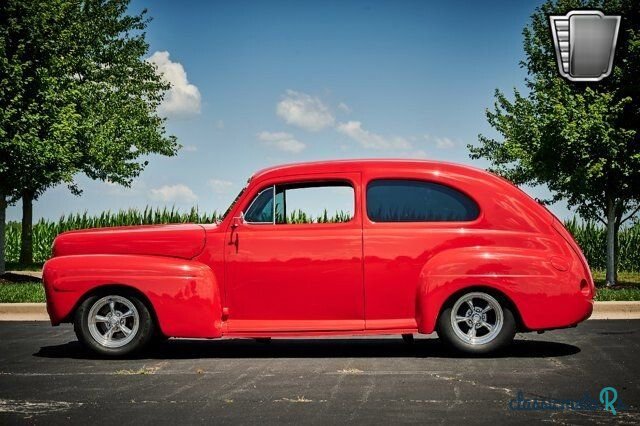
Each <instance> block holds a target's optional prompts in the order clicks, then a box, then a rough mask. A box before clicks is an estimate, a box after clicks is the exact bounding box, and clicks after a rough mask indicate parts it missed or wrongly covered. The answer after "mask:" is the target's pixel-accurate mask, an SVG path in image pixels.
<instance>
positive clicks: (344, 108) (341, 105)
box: [338, 102, 351, 114]
mask: <svg viewBox="0 0 640 426" xmlns="http://www.w3.org/2000/svg"><path fill="white" fill-rule="evenodd" d="M338 109H339V110H341V111H342V112H345V113H347V114H349V113H350V112H351V107H350V106H349V105H347V104H345V103H344V102H340V103H339V104H338Z"/></svg>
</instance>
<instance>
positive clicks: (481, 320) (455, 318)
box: [451, 292, 504, 345]
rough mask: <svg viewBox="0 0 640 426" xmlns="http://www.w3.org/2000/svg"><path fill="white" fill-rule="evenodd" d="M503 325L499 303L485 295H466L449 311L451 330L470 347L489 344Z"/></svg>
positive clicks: (475, 293) (476, 293)
mask: <svg viewBox="0 0 640 426" xmlns="http://www.w3.org/2000/svg"><path fill="white" fill-rule="evenodd" d="M503 323H504V315H503V313H502V307H500V303H498V301H497V300H496V299H495V298H494V297H493V296H490V295H488V294H487V293H481V292H473V293H467V294H465V295H463V296H462V297H460V298H459V299H458V300H457V301H456V303H455V304H454V305H453V309H452V310H451V328H453V331H454V333H455V334H456V336H457V337H458V338H459V339H460V340H462V341H463V342H465V343H467V344H470V345H482V344H485V343H489V342H491V341H492V340H493V339H495V338H496V336H498V334H500V330H502V325H503Z"/></svg>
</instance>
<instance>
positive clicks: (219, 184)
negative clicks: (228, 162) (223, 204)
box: [207, 179, 233, 194]
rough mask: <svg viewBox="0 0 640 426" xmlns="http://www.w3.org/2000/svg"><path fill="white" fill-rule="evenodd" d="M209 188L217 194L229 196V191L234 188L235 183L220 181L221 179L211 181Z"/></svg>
mask: <svg viewBox="0 0 640 426" xmlns="http://www.w3.org/2000/svg"><path fill="white" fill-rule="evenodd" d="M207 183H208V184H209V187H210V188H211V189H212V190H213V192H215V193H216V194H227V193H229V190H230V189H231V187H232V186H233V182H229V181H228V180H220V179H209V182H207Z"/></svg>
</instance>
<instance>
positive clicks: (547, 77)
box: [469, 0, 640, 285]
mask: <svg viewBox="0 0 640 426" xmlns="http://www.w3.org/2000/svg"><path fill="white" fill-rule="evenodd" d="M573 9H600V10H602V11H603V12H604V13H605V14H607V15H621V16H622V21H621V24H620V33H619V36H618V44H617V48H616V52H615V60H614V68H613V72H612V74H611V75H610V76H609V77H607V78H605V79H604V80H602V81H600V82H595V83H574V82H569V81H566V80H564V79H563V78H561V77H560V76H559V74H558V71H557V62H556V58H555V50H554V45H553V41H552V38H551V33H550V31H549V18H548V16H549V15H564V14H566V13H567V12H569V11H570V10H573ZM523 35H524V51H525V59H524V61H522V62H521V66H522V67H524V68H526V69H527V71H528V77H527V78H526V81H525V83H526V87H527V88H528V90H529V93H528V94H521V93H520V92H518V91H517V90H514V99H513V100H509V99H508V98H507V97H506V96H505V95H504V94H503V93H502V92H500V91H499V90H496V92H495V97H496V102H495V108H494V110H492V111H491V110H488V111H487V119H488V121H489V123H490V124H491V126H492V127H494V128H495V129H496V130H497V131H498V132H499V133H500V134H501V135H502V137H503V139H502V140H497V139H494V138H490V137H487V136H483V135H480V136H479V141H480V144H479V146H472V145H469V150H470V156H471V158H474V159H477V158H486V159H488V160H489V161H490V163H491V170H493V171H494V172H496V173H498V174H501V175H503V176H504V177H506V178H508V179H510V180H511V181H513V182H514V183H516V184H533V185H546V186H547V187H548V188H549V190H550V191H551V192H552V194H553V197H552V198H551V199H550V200H544V201H545V202H555V201H558V200H561V199H565V200H566V201H567V203H568V205H569V207H574V208H576V210H577V212H578V214H579V215H580V216H582V217H583V218H585V219H587V220H597V221H600V222H602V223H603V224H604V225H605V226H606V229H607V285H613V284H615V281H616V265H617V235H618V230H619V229H620V225H622V224H623V223H624V222H625V221H627V220H629V219H630V218H631V217H633V216H634V215H635V214H636V213H637V212H638V210H639V209H640V132H639V126H640V8H638V7H637V0H612V1H604V0H593V1H584V0H583V1H580V0H557V1H553V0H549V1H547V2H546V3H544V4H543V5H542V6H540V7H539V8H537V9H536V11H535V13H534V14H533V15H532V17H531V22H530V24H529V25H528V26H527V27H526V28H525V29H524V31H523Z"/></svg>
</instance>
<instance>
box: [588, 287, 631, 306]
mask: <svg viewBox="0 0 640 426" xmlns="http://www.w3.org/2000/svg"><path fill="white" fill-rule="evenodd" d="M596 300H597V301H598V302H608V301H614V300H616V301H640V287H636V288H617V289H611V288H599V289H598V290H597V293H596Z"/></svg>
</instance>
